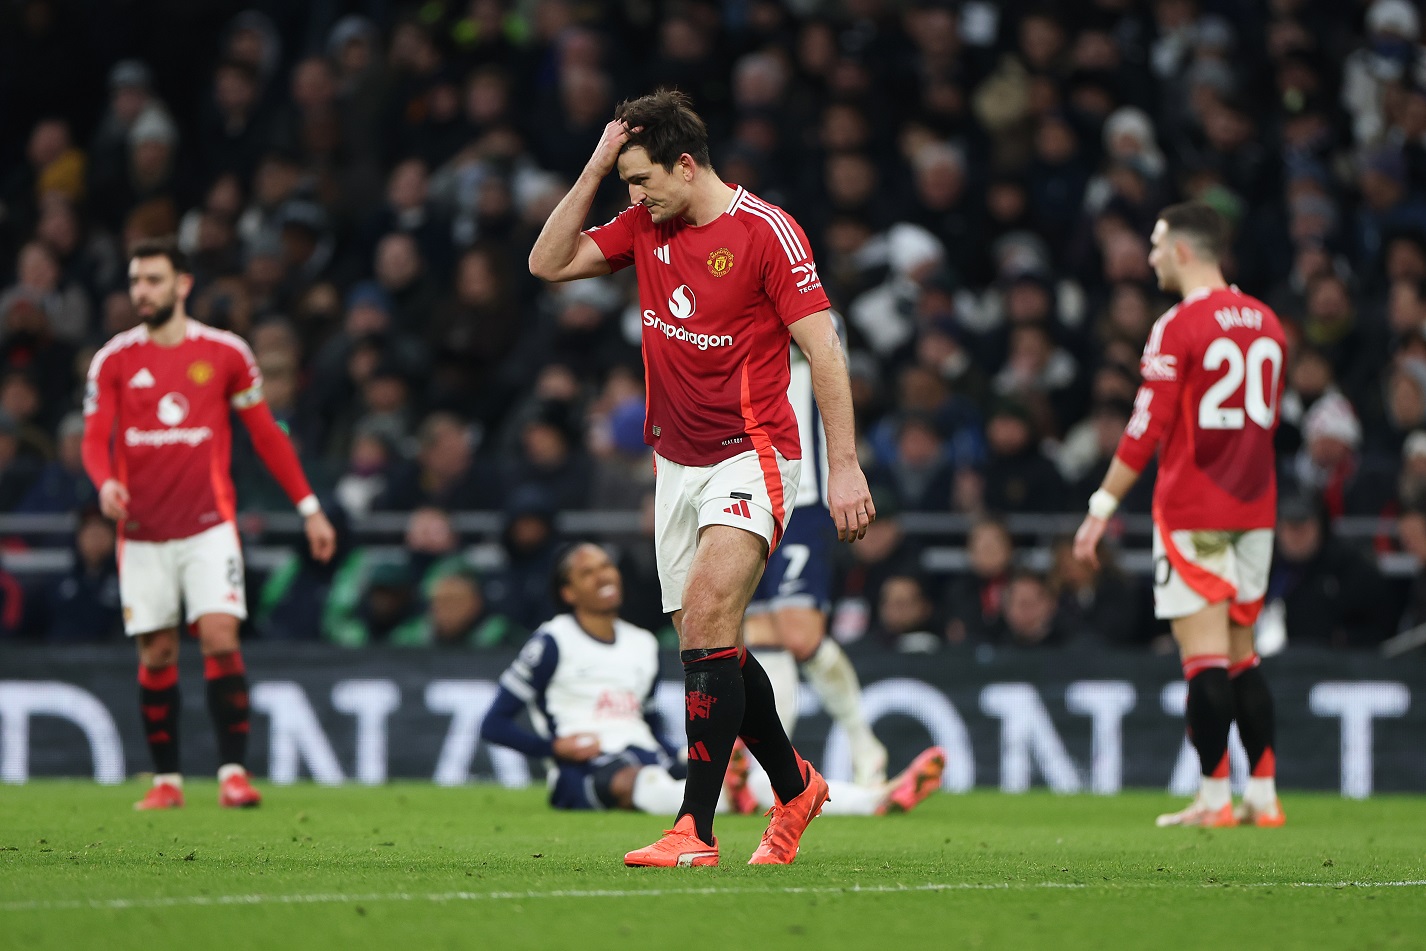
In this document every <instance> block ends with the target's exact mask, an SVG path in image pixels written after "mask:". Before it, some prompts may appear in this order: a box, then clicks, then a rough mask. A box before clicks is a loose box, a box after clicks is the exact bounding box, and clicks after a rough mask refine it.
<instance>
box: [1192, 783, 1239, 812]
mask: <svg viewBox="0 0 1426 951" xmlns="http://www.w3.org/2000/svg"><path fill="white" fill-rule="evenodd" d="M1198 801H1199V802H1201V803H1203V804H1204V805H1205V806H1207V807H1208V808H1209V809H1222V808H1223V807H1224V806H1226V805H1228V803H1230V802H1232V801H1233V790H1232V788H1231V787H1230V786H1229V785H1228V780H1227V779H1226V778H1225V779H1214V778H1213V777H1212V776H1204V777H1203V782H1202V783H1201V784H1200V785H1199V787H1198Z"/></svg>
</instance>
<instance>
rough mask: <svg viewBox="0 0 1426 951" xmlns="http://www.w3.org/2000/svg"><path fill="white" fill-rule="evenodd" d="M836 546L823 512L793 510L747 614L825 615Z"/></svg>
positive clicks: (828, 518)
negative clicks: (794, 611) (810, 611)
mask: <svg viewBox="0 0 1426 951" xmlns="http://www.w3.org/2000/svg"><path fill="white" fill-rule="evenodd" d="M836 544H837V529H836V526H835V525H833V524H832V518H831V516H829V515H828V514H827V510H826V509H825V508H823V507H822V506H820V505H803V506H800V507H799V508H795V509H793V510H792V516H791V517H790V518H789V519H788V520H787V530H786V531H785V532H783V534H782V541H781V542H780V543H779V544H778V546H777V551H775V552H773V553H772V557H771V558H769V559H768V560H767V568H766V569H765V570H764V571H763V577H762V580H761V581H759V582H758V588H757V590H756V591H755V592H753V600H752V603H751V604H749V605H748V610H749V611H750V612H752V613H755V614H756V613H759V612H763V611H775V610H777V609H778V608H790V607H805V608H817V609H818V610H820V611H827V610H828V609H829V608H830V607H831V603H832V552H833V550H834V549H835V546H836Z"/></svg>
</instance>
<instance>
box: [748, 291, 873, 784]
mask: <svg viewBox="0 0 1426 951" xmlns="http://www.w3.org/2000/svg"><path fill="white" fill-rule="evenodd" d="M834 316H835V315H834ZM838 323H839V324H840V320H839V319H838ZM787 398H788V401H789V402H790V403H791V404H792V409H793V412H794V413H796V414H797V429H798V435H799V436H800V438H801V441H802V460H801V462H802V478H801V479H800V480H798V483H797V496H796V497H795V499H794V500H793V504H792V513H791V514H790V515H789V516H788V520H787V530H786V531H785V532H784V533H783V536H782V544H780V545H779V546H778V547H777V549H776V550H775V551H774V552H773V553H772V554H771V555H770V556H769V557H768V560H767V569H766V570H765V571H764V572H763V576H762V580H760V581H759V582H758V587H757V590H756V591H755V592H753V600H752V602H751V603H749V604H748V610H747V614H746V615H745V616H744V619H743V634H744V640H745V641H746V643H747V645H748V646H749V647H751V648H753V649H754V651H755V652H756V654H757V655H758V659H759V660H761V661H762V665H763V669H764V670H766V671H767V676H768V680H770V681H771V682H772V689H773V693H774V694H775V695H776V697H777V713H778V716H779V717H780V718H781V719H782V728H783V729H784V730H786V731H787V735H788V736H789V737H790V736H792V731H793V729H794V728H795V727H796V725H797V684H798V668H799V667H801V670H802V673H804V674H805V675H806V676H807V682H808V683H809V684H811V685H812V689H813V690H815V691H816V692H817V696H818V697H819V698H820V699H821V701H822V706H823V707H825V708H826V710H827V713H828V714H829V715H830V716H831V717H832V720H833V722H835V723H836V724H837V725H838V726H840V727H841V728H842V729H843V730H845V731H846V733H847V738H848V740H850V741H851V750H852V779H853V781H854V782H856V783H857V784H858V785H861V786H873V787H874V786H879V785H881V784H882V783H884V782H886V747H885V746H882V745H881V742H880V741H879V740H877V738H876V734H875V733H873V732H872V730H871V727H870V726H868V725H867V722H866V718H865V717H864V716H863V715H862V688H861V682H860V681H859V680H858V679H857V672H856V670H855V669H854V668H853V667H852V662H851V661H850V660H848V659H847V655H846V653H845V652H843V650H842V648H841V645H839V644H838V643H837V642H836V641H835V640H832V639H831V638H829V637H827V612H828V609H829V607H830V601H831V596H832V551H833V547H834V546H835V545H836V543H837V531H836V528H835V526H833V524H832V519H831V518H830V516H829V514H828V512H827V451H826V446H825V443H824V441H823V438H822V420H821V417H820V416H819V415H818V413H817V401H816V400H815V399H813V398H812V368H811V367H810V366H809V365H808V363H807V358H806V357H804V356H803V355H802V350H801V349H799V348H798V346H797V345H796V344H793V345H792V351H791V382H790V383H789V384H788V387H787Z"/></svg>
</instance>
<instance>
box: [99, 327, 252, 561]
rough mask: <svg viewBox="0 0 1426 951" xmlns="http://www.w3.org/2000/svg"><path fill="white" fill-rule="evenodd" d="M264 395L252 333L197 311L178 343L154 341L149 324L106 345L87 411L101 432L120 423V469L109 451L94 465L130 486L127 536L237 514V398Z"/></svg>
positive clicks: (164, 535) (176, 530)
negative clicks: (218, 325) (210, 322)
mask: <svg viewBox="0 0 1426 951" xmlns="http://www.w3.org/2000/svg"><path fill="white" fill-rule="evenodd" d="M262 399H263V397H262V374H261V373H260V372H259V371H258V367H257V362H256V361H255V360H254V359H253V354H252V351H251V350H250V349H248V345H247V343H245V342H244V341H243V339H242V338H241V337H239V336H237V335H236V334H233V333H229V332H228V331H226V330H215V329H213V328H212V327H208V326H205V325H203V324H200V323H198V322H197V321H196V320H192V319H189V320H188V321H187V331H186V334H185V336H184V338H183V342H182V343H180V344H178V345H177V346H175V347H162V346H159V345H158V344H156V343H154V342H153V341H152V340H150V339H149V331H148V327H147V326H145V325H143V324H140V325H139V326H137V327H135V328H133V329H132V330H127V331H125V332H123V333H121V334H118V335H116V336H115V337H114V338H113V339H112V340H110V341H109V342H108V343H107V344H106V345H105V346H104V347H103V348H102V349H100V351H99V352H98V353H96V354H95V355H94V361H93V362H92V363H91V364H90V366H89V381H88V384H87V387H86V390H85V394H84V415H85V423H86V427H87V429H88V430H92V431H93V436H94V438H95V439H98V440H103V439H104V438H105V437H107V436H109V434H110V433H112V438H113V443H112V446H113V448H112V450H110V452H111V453H112V455H110V456H109V457H108V458H109V460H112V469H110V470H109V471H107V472H105V471H104V470H103V468H102V466H103V462H104V461H107V460H104V459H100V460H99V461H98V462H97V463H96V466H95V467H91V470H90V474H91V476H93V477H94V478H95V481H96V483H102V481H103V478H104V477H105V476H108V475H111V476H112V477H113V478H116V479H118V480H119V481H120V482H122V483H124V485H125V486H126V487H127V488H128V490H129V518H128V521H127V522H126V523H125V524H123V525H121V526H120V527H119V528H120V531H121V533H122V534H123V536H124V537H125V538H128V539H132V540H134V541H169V540H171V539H175V538H187V537H189V536H191V535H196V534H198V533H199V532H202V531H205V530H207V529H209V528H212V527H213V526H214V525H217V524H218V523H219V522H224V521H232V520H233V518H234V516H235V514H236V507H235V502H234V500H235V493H234V491H233V479H232V474H231V471H230V460H231V454H232V435H233V432H232V422H231V416H230V414H229V408H230V407H231V408H233V409H236V410H239V411H241V410H244V409H248V408H251V407H253V406H256V405H257V404H259V403H261V402H262ZM87 435H88V433H87ZM86 461H87V462H88V461H89V460H86ZM96 467H97V468H99V469H100V471H98V472H95V471H94V468H96Z"/></svg>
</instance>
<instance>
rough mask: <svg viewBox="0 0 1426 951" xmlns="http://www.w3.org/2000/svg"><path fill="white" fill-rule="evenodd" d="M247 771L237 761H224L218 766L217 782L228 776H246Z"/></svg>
mask: <svg viewBox="0 0 1426 951" xmlns="http://www.w3.org/2000/svg"><path fill="white" fill-rule="evenodd" d="M247 772H248V771H247V769H245V768H244V767H243V766H242V765H241V764H239V763H224V764H223V765H222V766H219V767H218V782H220V783H221V782H224V781H225V780H227V778H228V777H229V776H246V775H247Z"/></svg>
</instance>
